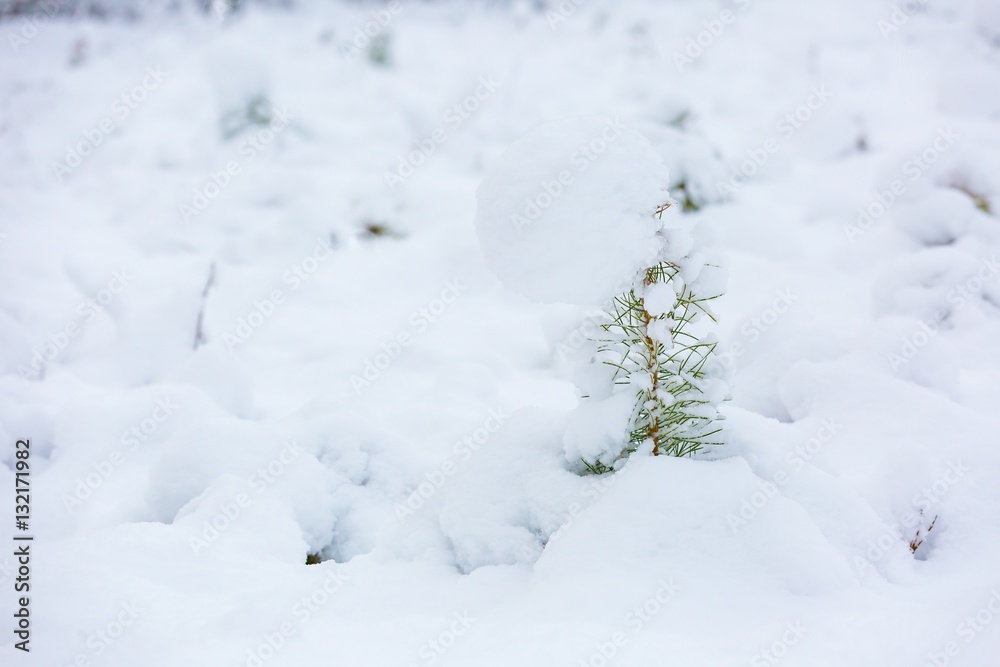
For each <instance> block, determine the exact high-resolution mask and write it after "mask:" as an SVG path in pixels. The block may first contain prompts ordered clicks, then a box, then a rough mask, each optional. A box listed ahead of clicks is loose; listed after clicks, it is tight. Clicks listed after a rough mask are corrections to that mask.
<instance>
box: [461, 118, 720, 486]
mask: <svg viewBox="0 0 1000 667" xmlns="http://www.w3.org/2000/svg"><path fill="white" fill-rule="evenodd" d="M668 179H669V174H668V173H667V169H666V167H665V165H664V162H663V158H662V157H661V155H660V154H659V153H658V152H657V151H656V149H654V148H653V146H652V145H651V144H650V143H649V142H648V141H647V140H646V139H645V138H644V137H643V136H642V135H640V134H639V133H637V132H636V131H634V130H632V129H630V128H629V127H628V126H627V125H625V124H623V123H622V122H621V121H619V120H610V119H602V118H573V119H568V120H563V121H558V122H554V123H547V124H545V125H542V126H541V127H539V128H536V129H535V130H533V131H532V132H531V133H529V134H528V135H527V136H525V137H524V138H522V139H520V140H519V141H517V142H515V143H514V144H513V145H512V146H511V147H510V148H509V149H508V150H507V151H506V152H505V153H504V154H503V155H502V156H500V158H498V159H497V160H496V161H495V163H494V164H493V165H492V167H491V169H490V173H488V174H487V176H486V178H485V179H484V180H483V183H482V185H481V186H480V188H479V191H478V199H479V210H478V214H477V218H476V228H477V232H478V234H479V239H480V243H481V246H482V249H483V254H484V256H485V259H486V264H487V266H489V268H490V269H492V270H493V272H494V273H495V274H496V276H497V277H498V278H499V279H500V281H501V282H502V283H503V284H504V286H505V287H507V288H508V289H510V290H512V291H515V292H518V293H520V294H522V295H524V296H526V297H528V298H529V299H531V300H533V301H536V302H541V303H570V304H575V305H579V306H590V307H594V306H598V312H599V313H600V320H599V323H600V327H599V331H600V333H599V334H598V335H596V336H593V337H592V338H593V340H591V341H590V343H589V345H590V347H589V348H588V349H587V350H586V352H587V354H586V355H585V356H584V362H585V363H584V366H585V367H584V368H583V369H582V370H581V373H580V377H579V378H578V384H579V385H580V388H581V394H582V400H581V403H580V405H579V407H578V408H577V409H576V411H575V412H574V414H573V416H572V418H571V420H570V426H569V429H568V431H567V433H566V434H565V438H564V444H565V450H566V454H567V456H568V457H569V459H570V461H571V462H573V463H574V464H580V463H581V462H582V467H581V470H583V469H589V470H590V471H592V472H597V473H600V472H606V471H609V470H612V469H615V468H616V467H617V466H618V465H619V463H620V462H622V461H623V460H624V458H625V457H626V456H627V455H628V454H630V453H633V452H637V451H646V452H648V453H651V454H668V455H675V456H684V455H687V454H692V453H694V452H696V451H698V450H699V449H700V448H702V447H704V446H707V445H710V444H714V443H715V442H716V441H717V439H716V436H717V434H718V426H717V420H718V419H719V414H718V410H717V406H718V405H719V403H720V402H721V401H722V400H723V399H724V398H725V397H726V394H727V393H728V388H727V385H726V383H725V381H724V380H723V379H722V378H721V377H720V373H721V370H720V369H721V365H720V364H711V363H709V362H710V360H711V358H712V355H713V353H714V351H715V342H714V339H712V338H710V337H708V334H709V333H710V332H707V331H705V328H706V327H705V324H704V322H709V323H711V322H713V321H714V315H713V314H712V311H711V309H710V308H709V302H710V301H711V300H712V299H714V298H716V297H718V296H719V295H720V294H721V292H722V289H723V283H724V271H723V269H722V266H721V263H720V262H719V261H718V260H717V259H716V258H713V257H710V256H709V255H708V254H706V253H707V251H706V250H705V248H703V247H702V245H704V244H699V243H697V242H696V241H697V240H698V239H699V238H700V236H699V235H698V234H696V233H695V232H696V231H697V230H693V229H688V228H686V224H687V219H683V218H679V216H677V215H674V216H667V218H664V217H663V214H664V212H665V211H666V210H667V208H668V205H669V204H664V202H668V203H669V202H670V201H671V200H670V196H669V193H668V192H667V191H666V187H665V186H666V184H667V183H668V182H669V180H668ZM674 211H676V208H675V209H674V210H673V211H671V212H672V213H673V212H674Z"/></svg>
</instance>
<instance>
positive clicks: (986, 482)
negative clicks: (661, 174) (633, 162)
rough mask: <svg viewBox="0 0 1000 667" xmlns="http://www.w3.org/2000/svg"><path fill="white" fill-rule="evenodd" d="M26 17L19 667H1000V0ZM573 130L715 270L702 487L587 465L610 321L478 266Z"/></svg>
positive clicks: (111, 2)
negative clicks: (714, 241) (553, 148)
mask: <svg viewBox="0 0 1000 667" xmlns="http://www.w3.org/2000/svg"><path fill="white" fill-rule="evenodd" d="M0 15H2V17H3V19H2V22H0V37H2V39H3V42H4V44H2V45H0V91H2V94H0V161H2V169H3V178H2V179H0V276H2V278H0V280H2V289H0V460H2V461H3V463H4V465H2V466H0V488H2V489H4V492H3V494H2V495H3V497H4V498H7V499H8V500H6V501H5V504H4V505H3V517H4V526H5V528H4V531H3V539H4V540H8V539H9V537H8V532H10V533H12V532H13V526H14V518H13V514H14V493H13V489H14V484H15V481H14V467H15V462H16V458H15V441H16V440H17V439H19V438H30V439H31V447H32V459H31V465H32V468H31V470H32V477H31V479H32V495H31V498H32V529H33V531H34V534H35V542H34V545H33V560H32V568H33V569H32V591H31V595H32V597H31V609H32V639H31V649H32V650H31V653H30V654H23V653H22V652H20V651H18V650H16V649H15V648H14V643H15V641H17V637H16V636H15V635H14V634H13V627H14V621H13V618H12V614H13V613H14V609H15V597H16V594H15V592H14V581H15V578H16V576H17V564H16V563H15V561H14V558H13V556H12V555H11V553H12V549H8V548H7V546H4V547H3V548H2V549H0V553H2V554H6V555H5V556H0V580H2V584H0V591H2V593H0V617H2V618H3V619H6V620H4V621H3V622H2V623H0V632H2V634H0V637H2V639H0V654H2V658H0V662H2V664H4V665H12V666H13V665H20V664H30V665H39V666H45V667H49V666H53V665H56V666H58V667H65V666H69V665H74V666H77V667H87V666H88V665H95V666H96V665H110V666H125V665H144V666H147V667H160V666H162V667H168V666H169V667H176V666H177V665H194V666H206V667H208V666H216V665H218V666H226V667H235V666H237V665H240V666H242V667H261V666H262V665H267V666H268V667H271V666H274V667H279V666H284V665H288V666H293V665H294V666H295V667H304V666H308V665H327V664H336V665H358V666H369V665H377V666H379V667H393V666H397V665H398V666H399V667H412V666H414V665H415V666H420V667H425V666H429V665H436V664H440V665H456V666H460V665H464V666H470V667H472V666H475V667H491V666H500V665H504V666H506V665H513V664H517V665H538V666H543V665H544V666H545V667H551V666H553V665H567V667H569V666H577V665H585V666H589V667H604V666H606V665H622V666H624V665H634V666H636V667H648V666H650V665H660V664H677V665H684V666H686V667H695V666H705V667H709V666H710V667H727V666H730V665H732V666H737V665H749V666H750V667H760V666H771V665H776V664H781V665H787V666H789V667H792V666H796V665H801V666H804V667H824V666H830V667H834V666H836V667H842V666H844V665H852V666H855V667H862V666H871V667H886V666H888V665H892V666H897V665H898V666H907V665H913V666H914V667H924V666H925V665H933V666H934V667H942V666H943V665H959V666H967V667H992V666H994V665H996V664H997V663H996V660H997V658H996V656H997V655H998V654H1000V623H993V622H992V621H993V620H994V618H995V617H996V616H997V615H998V614H1000V569H998V567H997V565H996V562H997V553H998V551H1000V483H998V480H1000V448H998V446H1000V440H998V433H1000V411H998V407H1000V346H998V345H997V341H998V340H1000V279H998V273H1000V264H998V260H997V253H998V251H1000V221H998V219H997V215H998V210H1000V5H998V4H997V3H996V2H995V1H993V0H955V1H953V2H939V1H935V0H927V1H926V2H918V1H916V0H905V1H903V0H875V1H870V0H845V1H844V2H840V3H825V2H824V3H821V2H796V1H794V0H704V1H699V2H684V1H680V0H677V1H660V2H654V1H652V0H617V1H615V0H566V1H564V2H556V1H555V0H552V1H549V2H542V1H541V0H539V1H537V2H527V1H524V2H516V1H514V2H485V1H484V2H471V1H470V2H458V1H457V0H456V1H453V2H400V3H397V2H390V3H375V2H372V3H359V2H335V1H329V2H321V1H319V0H314V1H309V2H307V1H304V0H300V1H296V2H292V1H291V0H289V1H288V2H263V3H253V4H247V3H235V2H233V3H230V2H225V1H217V2H214V3H212V2H201V3H197V2H195V3H192V2H182V1H180V0H178V1H175V2H144V1H141V0H128V1H126V0H123V1H121V2H117V1H115V0H102V1H96V0H95V1H91V0H79V1H75V0H72V1H71V0H50V1H46V0H42V1H41V2H34V1H32V2H23V1H11V0H3V1H2V2H0ZM579 115H588V116H589V115H593V116H607V117H611V118H620V119H621V120H622V121H623V122H625V123H627V124H628V125H629V126H630V127H632V128H634V129H635V130H637V131H639V132H641V133H642V134H643V135H645V136H646V137H647V138H648V139H649V141H650V142H651V143H652V145H653V146H655V147H656V149H657V150H658V151H659V152H660V153H661V154H662V156H663V159H664V160H665V162H666V164H667V165H668V167H669V169H670V174H671V178H670V183H669V186H670V190H671V194H672V195H673V196H674V197H675V198H676V199H677V200H678V201H680V202H682V203H683V207H682V208H683V210H679V208H681V207H678V208H676V209H673V210H672V211H671V212H670V213H669V215H675V216H689V217H690V218H691V219H692V220H697V221H698V223H699V224H701V225H704V226H705V227H706V228H709V227H711V228H714V229H715V230H716V231H717V232H718V236H719V238H720V245H721V248H722V249H723V250H724V251H725V253H726V254H727V255H728V256H729V259H730V262H731V267H730V283H729V293H728V294H727V296H726V297H725V298H724V299H723V300H722V302H721V303H720V304H719V306H718V308H717V310H718V311H719V314H720V316H721V321H720V325H719V329H718V335H719V337H720V339H721V348H720V349H721V350H722V352H723V357H722V358H723V362H724V363H725V364H727V365H728V366H730V367H731V369H732V370H733V372H734V374H735V391H734V397H733V400H732V401H731V402H729V403H728V404H727V406H726V408H725V413H726V415H727V418H728V419H727V422H726V426H727V435H726V437H727V444H726V445H725V446H724V447H721V448H718V449H717V450H716V451H714V452H713V453H712V454H711V456H708V457H701V458H699V459H697V460H691V459H684V460H680V459H663V458H659V459H642V460H635V461H634V462H633V463H632V464H630V466H629V467H628V468H626V470H624V471H623V472H621V473H619V474H618V475H616V476H614V477H612V478H610V479H608V478H595V477H579V476H577V475H576V474H574V473H573V472H571V471H570V470H569V466H568V464H567V461H566V460H565V456H564V454H563V449H562V441H561V439H562V434H563V431H564V430H565V424H566V418H567V415H568V413H569V411H570V410H572V408H573V407H574V406H575V404H576V400H577V399H576V393H575V389H574V386H573V384H572V383H571V382H569V381H568V379H567V378H568V374H567V369H566V363H565V358H566V350H572V349H574V346H576V347H578V346H579V340H580V336H581V326H582V323H586V321H587V320H586V312H585V310H584V309H582V308H576V307H570V306H541V305H535V304H531V303H529V302H528V301H527V300H525V299H523V298H521V297H518V296H516V295H512V294H510V293H508V292H505V291H504V290H503V288H502V287H501V286H500V285H499V284H498V283H497V281H496V279H495V278H494V277H493V276H492V275H491V274H490V272H489V271H487V270H486V268H485V267H484V261H483V255H482V252H481V249H480V247H479V244H478V241H477V238H476V235H475V231H474V227H473V218H474V215H475V208H476V199H475V190H476V187H477V185H478V184H479V182H480V181H481V179H482V178H483V175H484V173H485V171H486V169H487V168H488V167H489V165H491V164H492V163H493V162H494V161H495V160H496V159H497V157H498V156H499V155H500V154H501V153H502V152H503V151H504V149H505V148H506V147H507V146H509V145H510V144H511V143H512V142H514V141H515V140H517V139H518V138H519V137H521V136H523V135H524V134H526V133H527V132H528V131H530V130H531V129H532V128H534V127H536V126H538V125H539V124H541V123H543V122H546V121H550V120H554V119H560V118H565V117H571V116H579ZM8 508H9V509H8ZM935 517H936V519H935ZM931 522H934V528H933V530H932V531H931V532H929V533H927V532H926V531H927V528H928V527H929V526H930V524H931ZM918 532H919V533H920V534H921V535H925V536H926V539H924V541H923V543H922V544H920V545H919V546H915V547H911V544H910V543H911V541H912V540H914V538H915V537H916V536H917V534H918ZM5 544H12V543H11V542H6V543H5ZM914 544H916V543H914ZM307 559H308V560H309V562H310V563H312V564H310V565H306V562H307Z"/></svg>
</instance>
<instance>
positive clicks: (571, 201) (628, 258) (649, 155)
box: [476, 117, 669, 305]
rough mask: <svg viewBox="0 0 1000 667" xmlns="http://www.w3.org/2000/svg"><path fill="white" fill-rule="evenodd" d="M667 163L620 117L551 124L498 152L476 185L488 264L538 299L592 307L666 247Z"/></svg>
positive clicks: (478, 219) (508, 285)
mask: <svg viewBox="0 0 1000 667" xmlns="http://www.w3.org/2000/svg"><path fill="white" fill-rule="evenodd" d="M667 182H668V173H667V169H666V166H665V165H664V164H663V160H662V159H661V157H660V156H659V154H658V153H657V152H656V150H655V149H654V148H653V147H652V145H650V143H649V142H648V141H647V140H646V139H645V138H644V137H643V136H642V135H640V134H639V133H637V132H635V131H634V130H631V129H629V128H627V127H626V126H624V125H623V124H622V123H621V122H620V121H618V120H611V119H608V118H588V117H580V118H571V119H567V120H561V121H555V122H551V123H546V124H544V125H541V126H540V127H537V128H535V129H534V130H533V131H531V132H530V133H529V134H528V135H526V136H525V137H523V138H522V139H520V140H519V141H517V142H515V143H514V144H513V145H511V146H510V148H508V149H507V151H506V152H505V153H504V154H503V155H501V156H500V157H499V158H498V159H497V160H496V162H495V163H494V164H493V165H492V168H491V169H490V170H489V172H488V173H487V175H486V177H485V178H484V179H483V182H482V184H481V185H480V186H479V189H478V191H477V196H478V201H479V208H478V212H477V215H476V231H477V233H478V235H479V242H480V246H481V247H482V250H483V255H484V256H485V259H486V264H487V266H488V267H489V268H490V270H492V271H493V272H494V274H496V276H497V278H498V279H499V280H500V282H502V283H503V285H504V286H505V287H506V288H507V289H509V290H511V291H514V292H518V293H520V294H522V295H524V296H526V297H527V298H529V299H531V300H532V301H536V302H541V303H571V304H576V305H595V304H599V303H602V302H604V301H606V300H607V299H609V298H610V297H612V296H614V295H615V294H617V293H618V292H620V291H622V288H623V287H624V285H625V284H626V283H627V282H628V281H630V280H631V279H632V278H633V277H634V276H635V274H636V273H637V272H638V271H640V270H641V269H643V268H645V267H646V266H648V265H649V263H650V262H651V261H652V260H653V259H654V258H655V257H656V255H657V253H658V251H659V250H660V243H661V241H660V240H659V239H657V238H656V232H657V230H658V229H659V228H660V223H659V221H658V220H657V219H656V218H655V217H654V216H653V214H654V212H655V211H656V208H657V206H659V205H660V204H663V203H664V202H665V201H667V200H668V198H669V196H668V194H667V191H666V185H667Z"/></svg>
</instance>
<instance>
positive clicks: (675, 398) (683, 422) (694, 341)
mask: <svg viewBox="0 0 1000 667" xmlns="http://www.w3.org/2000/svg"><path fill="white" fill-rule="evenodd" d="M670 205H671V204H670V203H667V204H664V205H663V206H661V207H660V208H659V209H657V211H656V215H657V216H658V217H662V215H663V212H664V211H665V210H666V209H667V208H668V207H669V206H670ZM661 234H662V235H663V236H664V240H665V250H664V252H663V253H661V255H659V256H658V257H657V258H656V259H655V260H654V263H653V264H652V266H650V267H648V268H647V269H646V270H645V272H644V273H643V274H642V275H641V276H640V278H638V279H636V281H634V284H633V285H632V287H631V288H630V289H629V290H628V291H627V292H625V293H624V294H622V295H620V296H618V297H616V298H615V299H614V300H613V301H612V302H611V303H610V304H609V305H608V307H607V308H606V309H605V313H604V314H605V321H603V322H602V323H601V325H600V330H599V333H598V334H597V335H595V336H594V337H593V340H592V343H593V344H594V348H593V349H594V354H593V359H592V361H593V362H594V363H598V364H606V365H608V366H611V367H612V368H613V374H612V375H611V381H612V383H613V385H614V386H613V387H612V388H611V391H610V394H611V395H616V394H620V393H621V392H632V393H633V394H634V396H635V401H634V404H633V406H632V412H631V415H630V417H629V420H628V428H627V438H625V437H623V438H622V442H620V443H614V446H611V447H606V448H604V449H603V451H601V452H600V453H599V454H598V455H596V456H594V455H593V454H591V455H590V456H587V455H584V456H582V457H581V460H582V463H583V466H584V467H585V468H586V470H588V471H589V472H591V473H594V474H603V473H607V472H611V471H613V470H615V469H616V468H617V467H619V466H620V464H621V463H623V462H624V460H625V459H626V458H627V457H628V456H629V455H631V454H633V453H635V452H637V451H640V450H642V451H644V452H647V453H649V454H652V455H654V456H659V455H666V456H687V455H690V454H694V453H695V452H697V451H699V450H700V449H702V448H704V447H708V446H712V445H718V444H721V442H720V440H719V437H718V436H719V434H720V432H721V426H720V424H719V421H720V420H721V419H722V416H721V415H720V414H719V412H718V405H719V404H720V403H721V402H722V400H724V399H725V397H726V394H727V393H728V387H727V383H726V382H725V380H724V378H723V377H722V376H721V373H722V369H721V366H720V365H719V364H713V363H711V362H712V360H713V358H714V355H715V349H716V345H717V343H716V342H715V340H714V338H713V337H711V336H710V335H704V336H700V335H699V331H698V327H697V326H696V325H697V323H698V321H699V320H701V319H702V318H707V319H708V320H709V321H710V322H715V321H716V319H715V315H714V314H713V312H712V310H711V308H710V302H711V301H713V300H714V299H717V298H718V297H719V296H721V289H720V288H718V287H714V286H712V285H711V281H710V280H709V281H699V280H698V275H699V274H700V273H701V272H702V271H704V270H705V268H709V269H710V270H711V269H718V268H719V267H718V265H717V264H705V263H704V260H703V259H701V257H702V255H700V254H697V255H695V254H692V253H691V251H690V249H689V250H688V251H687V252H685V253H683V255H682V256H677V253H676V252H673V253H672V252H671V247H670V246H671V242H675V243H676V241H677V239H678V237H676V236H674V237H673V238H671V237H670V235H669V232H668V231H666V230H665V231H664V232H661ZM685 245H690V243H687V244H685ZM674 250H676V249H674ZM588 408H589V405H588V397H586V396H585V397H584V399H583V402H582V403H581V405H580V408H578V409H579V410H587V409H588Z"/></svg>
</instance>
